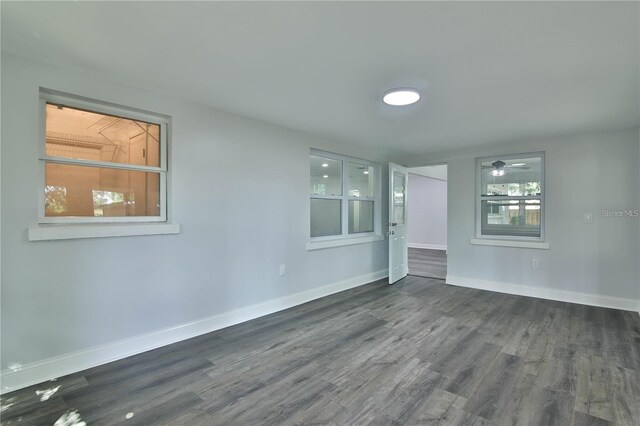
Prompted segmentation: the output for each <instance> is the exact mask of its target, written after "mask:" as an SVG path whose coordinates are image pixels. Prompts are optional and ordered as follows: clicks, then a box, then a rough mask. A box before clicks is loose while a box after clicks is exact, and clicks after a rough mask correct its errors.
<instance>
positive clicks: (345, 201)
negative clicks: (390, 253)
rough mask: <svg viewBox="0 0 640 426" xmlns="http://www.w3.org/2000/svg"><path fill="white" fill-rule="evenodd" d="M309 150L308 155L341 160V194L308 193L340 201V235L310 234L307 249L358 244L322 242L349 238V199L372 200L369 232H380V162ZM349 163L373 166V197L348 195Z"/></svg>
mask: <svg viewBox="0 0 640 426" xmlns="http://www.w3.org/2000/svg"><path fill="white" fill-rule="evenodd" d="M309 152H310V153H309V156H314V157H321V158H329V159H331V160H335V161H340V162H341V170H342V195H318V194H310V197H311V199H326V200H340V201H341V203H340V220H341V228H340V231H341V233H340V235H331V236H329V237H328V238H327V237H311V236H310V237H309V243H308V244H307V250H315V248H313V247H316V246H318V248H327V247H335V246H341V245H349V244H359V243H358V242H354V243H345V244H334V245H326V244H325V243H324V242H325V241H326V240H334V239H336V238H337V237H341V238H351V235H352V234H349V201H372V202H373V232H371V233H370V234H376V235H377V234H382V225H381V223H382V221H381V218H382V207H381V205H380V203H381V202H382V179H381V176H382V173H381V168H380V164H379V163H375V162H373V161H369V160H363V159H361V158H356V157H350V156H347V155H342V154H335V153H332V152H327V151H321V150H318V149H315V148H311V149H310V150H309ZM350 163H353V164H358V165H364V166H369V167H372V168H373V173H374V176H373V180H374V188H373V192H374V194H373V197H353V196H350V195H349V164H350ZM309 234H310V233H309ZM320 242H322V243H320ZM365 242H366V241H365ZM316 243H318V244H316Z"/></svg>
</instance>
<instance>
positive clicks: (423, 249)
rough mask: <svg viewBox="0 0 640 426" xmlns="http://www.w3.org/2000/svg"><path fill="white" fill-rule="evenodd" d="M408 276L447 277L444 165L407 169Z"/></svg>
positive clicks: (445, 171)
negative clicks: (408, 176) (408, 200)
mask: <svg viewBox="0 0 640 426" xmlns="http://www.w3.org/2000/svg"><path fill="white" fill-rule="evenodd" d="M408 171H409V175H410V178H409V179H408V185H407V192H408V193H409V194H411V201H410V202H409V203H408V210H409V211H408V213H409V217H410V218H411V221H409V222H408V227H407V246H408V247H409V253H408V266H409V275H418V276H422V277H428V278H436V279H440V280H444V279H445V278H446V277H447V165H446V164H441V165H434V166H425V167H413V168H409V169H408Z"/></svg>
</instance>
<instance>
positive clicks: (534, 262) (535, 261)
mask: <svg viewBox="0 0 640 426" xmlns="http://www.w3.org/2000/svg"><path fill="white" fill-rule="evenodd" d="M531 267H532V268H533V269H538V268H540V261H539V260H538V259H536V258H535V257H534V258H533V259H531Z"/></svg>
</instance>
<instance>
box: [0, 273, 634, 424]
mask: <svg viewBox="0 0 640 426" xmlns="http://www.w3.org/2000/svg"><path fill="white" fill-rule="evenodd" d="M58 386H59V387H58ZM56 387H58V388H57V391H56V392H55V393H53V394H52V395H50V397H49V398H48V399H47V400H45V401H40V399H41V398H42V397H43V396H45V395H44V394H43V393H42V392H38V391H43V390H45V389H55V388H56ZM2 404H3V412H2V424H7V425H10V424H47V425H52V424H54V422H55V421H56V420H57V419H58V418H59V417H60V416H61V415H63V414H64V413H67V415H68V414H69V413H71V412H72V411H70V410H75V411H76V412H77V415H78V416H80V417H81V418H82V419H83V420H84V421H85V422H86V423H87V424H88V425H103V424H126V425H130V424H142V425H149V424H154V425H155V424H170V425H188V424H194V425H196V424H211V425H258V424H260V425H261V424H329V425H353V424H380V425H391V424H406V425H436V424H437V425H485V424H498V425H515V424H519V425H607V424H618V425H639V424H640V317H639V316H638V314H637V313H633V312H624V311H619V310H613V309H602V308H594V307H589V306H582V305H573V304H568V303H561V302H553V301H546V300H540V299H533V298H525V297H519V296H509V295H504V294H499V293H491V292H487V291H480V290H473V289H466V288H460V287H452V286H448V285H446V284H444V283H442V281H438V280H430V279H425V278H420V277H412V276H409V277H407V278H405V279H404V280H401V281H400V282H398V283H396V284H395V285H393V286H388V285H386V284H385V283H384V282H382V281H380V282H376V283H372V284H369V285H366V286H362V287H359V288H355V289H352V290H349V291H346V292H343V293H339V294H335V295H332V296H329V297H325V298H323V299H320V300H317V301H313V302H310V303H307V304H305V305H301V306H298V307H295V308H292V309H289V310H286V311H282V312H278V313H276V314H273V315H269V316H267V317H263V318H259V319H256V320H254V321H250V322H247V323H244V324H240V325H237V326H234V327H230V328H227V329H224V330H220V331H217V332H214V333H210V334H207V335H204V336H200V337H197V338H194V339H190V340H188V341H184V342H180V343H177V344H174V345H171V346H167V347H164V348H160V349H157V350H154V351H150V352H146V353H144V354H140V355H137V356H133V357H130V358H127V359H123V360H120V361H117V362H113V363H110V364H107V365H103V366H100V367H96V368H92V369H90V370H87V371H83V372H81V373H77V374H73V375H70V376H66V377H62V378H59V379H57V380H56V381H52V382H47V383H43V384H40V385H37V386H33V387H31V388H28V389H23V390H20V391H16V392H14V393H11V394H8V395H4V396H3V397H2Z"/></svg>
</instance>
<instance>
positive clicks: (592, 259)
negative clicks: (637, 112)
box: [407, 129, 640, 309]
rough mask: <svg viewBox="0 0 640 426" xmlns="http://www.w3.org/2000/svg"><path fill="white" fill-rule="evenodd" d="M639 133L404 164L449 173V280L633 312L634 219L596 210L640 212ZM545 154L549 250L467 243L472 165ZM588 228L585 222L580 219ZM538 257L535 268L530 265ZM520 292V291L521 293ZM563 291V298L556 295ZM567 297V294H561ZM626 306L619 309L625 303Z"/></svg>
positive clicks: (637, 284) (638, 249) (639, 291)
mask: <svg viewBox="0 0 640 426" xmlns="http://www.w3.org/2000/svg"><path fill="white" fill-rule="evenodd" d="M638 137H639V134H638V129H633V130H622V131H615V132H613V131H612V132H605V133H598V134H589V135H580V136H572V137H566V138H557V139H549V140H538V141H528V142H527V141H524V142H517V143H510V144H499V145H495V146H491V147H486V148H484V149H477V150H467V151H458V152H450V153H444V154H442V155H438V156H436V155H431V156H423V157H421V158H415V157H414V158H413V159H407V160H408V161H407V162H408V163H409V165H410V166H411V165H414V164H415V165H420V164H426V163H428V162H434V163H435V162H443V161H446V162H447V163H448V166H449V182H448V184H449V191H448V194H449V205H448V210H449V224H448V236H449V238H448V275H449V277H448V280H451V281H453V282H456V283H462V284H463V285H478V286H481V285H483V284H487V285H488V286H493V288H496V289H500V288H502V289H506V290H507V291H510V290H515V291H520V290H522V289H518V288H517V287H509V286H504V285H503V284H515V285H519V286H526V287H527V288H533V289H534V290H535V289H542V290H544V291H546V290H547V289H551V290H553V291H559V292H561V293H554V292H547V293H545V292H544V291H542V292H540V291H532V292H531V294H547V295H553V294H555V295H560V296H562V294H564V295H567V296H568V297H573V296H576V295H573V296H572V295H571V293H570V292H578V293H585V294H587V295H601V296H604V297H602V298H597V297H596V298H580V297H579V295H577V296H576V298H577V299H576V300H585V301H589V300H591V301H597V300H602V301H603V303H608V302H611V303H613V304H615V303H616V298H621V299H624V300H622V301H619V302H621V303H622V305H621V306H623V305H624V306H629V307H630V308H631V309H633V306H636V307H637V308H636V309H640V307H639V306H638V302H637V301H638V300H639V299H640V276H639V271H638V259H639V258H640V234H639V232H638V229H639V225H638V222H639V221H640V219H639V218H637V217H635V218H632V217H625V218H607V217H603V215H602V214H601V212H602V210H604V209H610V210H621V209H638V208H640V196H639V191H640V189H639V185H640V183H639V179H638V176H639V172H640V171H639V169H640V166H639V160H638V159H639V146H638ZM532 151H545V152H546V219H547V221H546V233H547V240H548V242H549V243H550V250H534V249H522V248H506V247H485V246H476V245H471V244H470V243H469V240H470V239H471V238H473V236H474V211H475V193H474V190H475V160H474V159H475V158H476V157H480V156H485V155H500V154H511V153H522V152H532ZM588 212H590V213H592V214H593V223H585V222H584V214H585V213H588ZM534 257H535V258H538V259H539V261H540V268H539V269H532V267H531V259H532V258H534ZM525 290H526V289H525ZM563 292H564V293H563ZM567 292H569V293H567ZM625 300H627V301H631V303H626V304H625V303H624V301H625Z"/></svg>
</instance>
